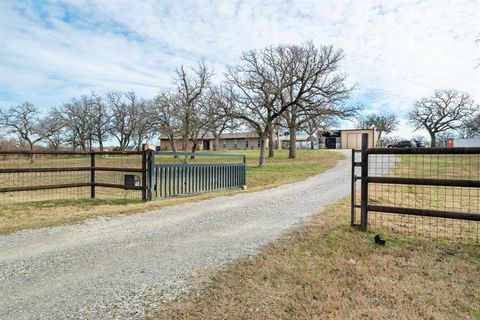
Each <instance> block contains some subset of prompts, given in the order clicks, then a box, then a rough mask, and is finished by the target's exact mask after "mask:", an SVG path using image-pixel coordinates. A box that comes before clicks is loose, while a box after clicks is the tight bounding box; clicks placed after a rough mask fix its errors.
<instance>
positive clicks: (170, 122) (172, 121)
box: [152, 91, 182, 152]
mask: <svg viewBox="0 0 480 320" xmlns="http://www.w3.org/2000/svg"><path fill="white" fill-rule="evenodd" d="M178 102H179V99H178V98H177V97H176V96H175V94H173V93H171V92H166V91H165V92H161V93H160V94H158V95H157V96H156V97H155V98H154V99H153V100H152V118H153V126H154V128H155V129H156V131H157V132H159V133H160V135H164V136H166V137H167V138H168V140H169V142H170V147H171V149H172V151H173V152H177V143H176V137H177V136H179V134H180V133H181V127H182V119H181V118H180V116H179V113H180V106H179V103H178Z"/></svg>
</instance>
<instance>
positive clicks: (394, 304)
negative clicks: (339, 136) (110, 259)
mask: <svg viewBox="0 0 480 320" xmlns="http://www.w3.org/2000/svg"><path fill="white" fill-rule="evenodd" d="M348 212H349V210H348V205H347V201H344V202H342V203H341V204H338V205H335V206H332V207H331V208H330V209H328V210H327V211H326V212H325V213H322V214H320V215H318V216H316V217H315V218H314V219H313V220H312V222H311V223H309V224H308V225H306V226H304V227H300V228H299V229H297V230H296V231H293V232H291V233H290V234H288V235H287V236H285V237H284V238H283V239H282V240H280V241H278V242H276V243H274V244H271V245H268V246H266V247H265V248H264V250H263V251H262V252H261V254H260V255H258V256H256V257H253V258H246V259H243V260H240V261H238V262H235V263H233V264H232V265H230V266H228V267H227V268H226V269H224V270H222V271H220V272H217V273H215V274H214V275H212V276H211V277H210V278H209V279H207V280H205V281H204V282H203V283H200V284H198V285H197V290H196V291H195V292H192V293H190V294H188V295H186V296H182V297H181V298H179V299H178V300H177V301H176V302H174V303H172V304H171V305H170V306H168V307H167V308H166V310H164V312H162V313H161V314H159V315H156V316H155V317H153V318H154V319H360V318H365V319H480V300H479V298H478V297H480V247H479V246H478V245H474V244H459V243H454V242H445V241H435V240H434V241H427V240H421V239H414V238H403V237H401V236H396V237H391V238H387V245H386V246H385V247H379V246H376V245H374V244H373V235H374V234H372V233H364V232H361V231H358V230H355V229H352V228H351V227H349V226H348V222H349V214H348Z"/></svg>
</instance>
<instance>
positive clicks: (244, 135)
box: [204, 132, 258, 140]
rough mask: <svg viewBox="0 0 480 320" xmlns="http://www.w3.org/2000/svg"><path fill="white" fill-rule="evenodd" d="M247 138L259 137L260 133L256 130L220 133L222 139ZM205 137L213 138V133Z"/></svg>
mask: <svg viewBox="0 0 480 320" xmlns="http://www.w3.org/2000/svg"><path fill="white" fill-rule="evenodd" d="M245 138H258V134H257V133H256V132H226V133H222V134H221V135H220V139H221V140H225V139H245ZM204 139H213V134H211V133H207V135H206V136H205V138H204Z"/></svg>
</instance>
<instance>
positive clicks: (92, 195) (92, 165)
mask: <svg viewBox="0 0 480 320" xmlns="http://www.w3.org/2000/svg"><path fill="white" fill-rule="evenodd" d="M95 183H96V182H95V152H94V151H92V152H91V153H90V198H92V199H95Z"/></svg>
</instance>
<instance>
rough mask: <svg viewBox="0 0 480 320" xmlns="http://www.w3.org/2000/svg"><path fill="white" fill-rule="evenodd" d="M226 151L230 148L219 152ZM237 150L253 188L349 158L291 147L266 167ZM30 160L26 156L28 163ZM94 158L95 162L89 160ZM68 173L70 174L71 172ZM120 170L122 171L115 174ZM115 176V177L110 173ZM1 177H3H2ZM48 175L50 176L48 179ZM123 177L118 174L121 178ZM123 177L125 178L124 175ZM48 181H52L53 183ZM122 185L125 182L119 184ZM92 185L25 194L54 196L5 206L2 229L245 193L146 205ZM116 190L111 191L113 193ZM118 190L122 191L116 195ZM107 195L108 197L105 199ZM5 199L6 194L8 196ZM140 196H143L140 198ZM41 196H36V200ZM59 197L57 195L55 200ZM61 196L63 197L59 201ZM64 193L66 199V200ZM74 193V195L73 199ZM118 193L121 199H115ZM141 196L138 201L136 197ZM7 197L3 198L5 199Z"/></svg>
mask: <svg viewBox="0 0 480 320" xmlns="http://www.w3.org/2000/svg"><path fill="white" fill-rule="evenodd" d="M219 153H225V151H222V152H219ZM232 153H237V154H246V155H247V187H248V189H247V191H246V192H251V191H256V190H261V189H265V188H272V187H276V186H279V185H281V184H284V183H289V182H293V181H298V180H301V179H304V178H306V177H308V176H311V175H314V174H318V173H321V172H323V171H325V170H327V169H328V168H331V167H332V166H334V165H335V164H336V163H337V162H338V161H339V160H341V159H343V158H344V156H343V154H341V153H335V152H330V151H324V150H299V151H298V157H297V159H288V151H287V150H278V151H277V152H276V155H275V158H273V159H267V163H266V165H265V166H264V167H261V168H259V167H257V164H258V151H257V150H247V151H243V150H242V151H232ZM138 159H139V157H138V156H134V157H123V158H122V157H110V158H109V159H103V158H102V159H99V160H98V161H97V166H117V165H125V166H129V167H136V166H137V164H138ZM28 160H29V159H25V161H28ZM182 160H183V159H178V158H177V159H174V158H173V157H156V162H157V163H162V162H163V163H172V162H175V161H182ZM218 160H220V161H224V160H225V159H223V158H207V157H201V156H198V157H196V159H194V160H189V161H191V162H195V163H204V162H212V161H218ZM55 161H57V163H56V164H54V165H56V166H71V165H72V163H73V164H74V165H78V166H83V165H85V162H86V161H87V160H86V159H83V158H80V157H76V158H74V159H64V158H61V159H57V160H55ZM88 161H89V160H88ZM229 161H239V159H232V160H229ZM18 163H19V162H18V161H17V162H15V164H14V165H19V164H18ZM10 165H12V164H8V163H5V162H3V163H1V161H0V167H4V168H6V167H9V166H10ZM35 165H36V166H46V165H49V166H51V165H52V163H51V159H50V161H49V160H48V159H39V160H38V161H36V162H35ZM67 174H68V173H67ZM108 174H109V173H108V172H105V173H102V175H103V176H102V177H100V178H102V179H105V180H106V181H108V179H109V177H108ZM115 174H118V173H115ZM88 177H89V175H88V174H87V175H85V173H81V175H78V174H77V175H72V176H70V177H62V180H61V182H62V183H67V182H69V179H70V180H72V181H78V180H79V179H80V178H81V179H88ZM3 178H4V180H5V181H4V185H5V184H8V183H9V180H8V178H5V177H3ZM110 178H111V177H110ZM0 179H2V177H1V175H0ZM24 179H26V180H28V183H33V184H38V183H42V182H43V183H45V182H44V181H45V180H44V178H42V176H41V175H39V174H35V175H34V176H33V177H24ZM47 179H48V178H47ZM49 179H52V181H54V180H55V178H54V177H53V176H52V175H49ZM115 179H117V178H115ZM118 179H121V177H119V178H118ZM47 182H48V181H47ZM118 183H121V182H118ZM89 190H90V189H89V188H77V190H73V189H72V190H67V189H63V190H62V191H59V193H55V192H54V191H55V190H53V191H49V192H45V193H44V194H41V195H40V194H27V193H24V194H23V196H25V197H26V200H28V199H36V198H37V199H42V198H44V199H45V197H47V198H46V199H49V198H48V196H52V200H48V201H35V202H33V201H27V202H23V203H22V202H21V203H14V204H8V203H7V204H6V203H5V202H3V204H0V233H10V232H14V231H16V230H21V229H26V228H39V227H45V226H54V225H59V224H67V223H74V222H79V221H82V220H85V219H88V218H91V217H96V216H112V215H115V214H122V213H123V214H129V213H135V212H140V211H145V210H151V209H155V208H159V207H163V206H167V205H172V204H178V203H182V202H187V201H198V200H202V199H208V198H212V197H215V196H219V195H231V194H235V193H238V192H245V191H243V190H239V189H231V190H223V191H219V192H211V193H205V194H200V195H193V196H188V197H182V198H169V199H161V200H157V201H152V202H148V203H143V202H141V201H140V200H137V199H140V193H139V192H137V194H134V193H132V192H130V193H129V194H128V197H127V198H125V195H126V193H125V191H123V190H120V189H114V190H113V191H111V189H105V188H100V187H99V188H97V194H98V195H99V199H94V200H91V199H82V197H83V198H86V197H89ZM109 190H110V191H109ZM113 192H117V193H115V194H113ZM102 195H104V196H105V198H104V199H102V198H101V197H102ZM3 196H4V197H5V194H4V195H3ZM14 196H21V193H16V194H15V195H14ZM136 196H138V198H136ZM35 197H36V198H35ZM55 197H57V199H55ZM58 197H60V199H58ZM62 197H64V198H62ZM68 197H71V199H68ZM115 197H117V198H115ZM135 198H136V199H135ZM1 200H2V199H1V198H0V203H2V201H1Z"/></svg>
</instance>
